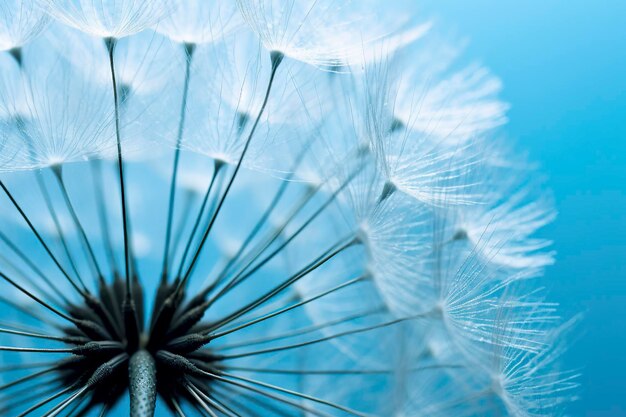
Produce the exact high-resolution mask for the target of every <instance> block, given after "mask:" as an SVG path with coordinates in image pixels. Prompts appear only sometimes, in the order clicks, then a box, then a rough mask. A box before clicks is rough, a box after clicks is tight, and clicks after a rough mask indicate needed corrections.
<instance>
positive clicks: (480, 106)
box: [390, 36, 509, 146]
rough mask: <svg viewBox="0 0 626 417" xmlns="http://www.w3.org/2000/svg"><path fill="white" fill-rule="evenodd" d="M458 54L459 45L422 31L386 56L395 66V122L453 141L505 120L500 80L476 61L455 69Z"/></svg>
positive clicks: (472, 136) (467, 138) (468, 138)
mask: <svg viewBox="0 0 626 417" xmlns="http://www.w3.org/2000/svg"><path fill="white" fill-rule="evenodd" d="M432 38H435V36H433V37H432ZM459 54H460V49H459V48H455V47H453V46H451V45H448V44H447V43H446V42H445V41H441V40H437V39H435V40H433V39H429V37H428V36H427V37H426V39H425V40H421V41H420V42H415V43H413V44H411V45H409V46H407V47H406V48H404V49H402V50H400V51H398V52H397V53H396V54H395V55H394V56H393V57H392V58H390V59H391V61H392V63H391V65H392V66H393V67H394V68H397V72H396V74H395V80H396V81H395V83H394V85H393V94H394V97H393V102H394V106H393V109H392V111H393V117H394V119H395V120H396V121H397V123H401V124H402V126H403V127H405V128H407V129H409V130H412V131H415V132H419V133H421V134H423V135H427V136H430V137H434V138H437V139H438V140H440V141H443V142H445V143H447V144H449V145H451V146H455V145H457V146H458V145H461V144H463V143H467V142H468V141H471V140H474V139H476V138H477V137H479V136H481V135H482V134H484V133H485V132H487V131H489V130H491V129H493V128H495V127H498V126H500V125H502V124H504V123H505V122H506V111H507V109H508V107H509V106H508V105H507V104H506V103H503V102H502V101H500V99H498V98H497V95H498V93H499V92H500V90H501V89H502V83H501V82H500V80H498V79H497V78H496V77H494V76H493V75H492V74H491V73H490V72H489V71H488V70H487V69H486V68H485V67H483V66H482V65H480V64H478V63H473V64H469V65H467V66H464V67H461V68H457V67H459V65H458V64H456V65H455V63H454V62H455V60H457V61H458V58H457V57H458V55H459Z"/></svg>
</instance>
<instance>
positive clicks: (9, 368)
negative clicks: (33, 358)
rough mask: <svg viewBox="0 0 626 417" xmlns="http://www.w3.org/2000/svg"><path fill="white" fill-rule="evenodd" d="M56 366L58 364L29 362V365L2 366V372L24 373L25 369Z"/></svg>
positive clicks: (0, 368) (0, 367)
mask: <svg viewBox="0 0 626 417" xmlns="http://www.w3.org/2000/svg"><path fill="white" fill-rule="evenodd" d="M54 364H56V362H28V363H18V364H14V365H4V366H0V372H2V373H5V372H11V371H23V370H25V369H33V368H45V367H48V366H52V365H54Z"/></svg>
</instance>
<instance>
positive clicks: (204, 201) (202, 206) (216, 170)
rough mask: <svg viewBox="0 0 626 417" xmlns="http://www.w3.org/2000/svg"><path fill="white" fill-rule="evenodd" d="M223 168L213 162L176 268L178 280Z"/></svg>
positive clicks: (218, 163) (216, 162)
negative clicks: (207, 182) (209, 176)
mask: <svg viewBox="0 0 626 417" xmlns="http://www.w3.org/2000/svg"><path fill="white" fill-rule="evenodd" d="M223 166H224V162H222V161H220V160H218V159H216V160H214V165H213V174H212V175H211V182H209V186H208V188H207V190H206V193H205V194H204V198H203V199H202V203H201V204H200V210H199V211H198V215H197V216H196V220H195V222H194V224H193V227H192V228H191V233H190V234H189V239H188V240H187V244H186V245H185V249H184V250H183V254H182V256H181V260H180V264H179V266H178V272H177V273H176V278H177V279H179V278H180V277H181V275H182V273H183V268H184V267H185V261H186V260H187V255H188V253H189V250H190V249H191V245H192V243H193V240H194V237H195V235H196V232H197V231H198V227H199V226H200V222H201V221H202V215H203V213H204V210H205V208H206V205H207V203H208V201H209V196H210V195H211V192H212V191H213V186H214V185H215V181H216V179H217V178H218V175H219V173H220V172H221V170H222V167H223ZM219 178H220V179H222V177H219ZM220 185H221V182H220V184H218V188H219V187H220Z"/></svg>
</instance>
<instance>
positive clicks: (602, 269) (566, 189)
mask: <svg viewBox="0 0 626 417" xmlns="http://www.w3.org/2000/svg"><path fill="white" fill-rule="evenodd" d="M470 4H471V5H470ZM423 11H424V12H425V14H426V16H432V17H433V18H435V21H436V22H437V23H438V25H437V26H438V30H439V31H441V30H443V31H444V33H446V32H449V33H450V34H451V35H452V36H454V37H460V38H467V40H468V41H469V42H468V44H467V49H466V54H465V56H466V57H471V58H478V59H480V61H481V62H482V63H484V64H485V65H486V66H487V67H489V68H490V69H491V70H492V71H493V73H494V74H496V75H497V76H499V77H500V78H501V79H502V81H503V84H504V91H503V94H502V98H503V99H504V100H505V101H508V102H509V103H510V104H511V106H512V107H511V110H510V111H509V119H510V121H509V124H508V125H507V126H506V127H505V129H504V130H503V133H504V134H505V135H507V136H509V137H511V138H512V139H513V140H515V141H517V143H518V144H519V148H521V149H524V150H528V151H529V153H530V159H531V160H532V161H536V162H538V163H539V165H540V169H541V171H542V172H544V173H545V174H546V175H547V176H548V184H549V186H550V187H551V188H552V190H553V191H554V195H555V198H556V205H557V209H558V212H559V216H558V218H557V220H556V222H554V223H553V224H552V225H551V226H549V227H548V228H546V230H545V236H549V237H551V238H553V239H554V240H555V245H554V247H555V249H556V250H557V252H558V255H557V263H556V265H554V266H553V267H551V268H549V269H548V271H547V279H546V280H545V281H546V282H547V283H548V284H547V285H548V286H549V288H550V291H551V297H552V299H553V300H555V301H558V302H560V303H561V305H562V312H563V314H564V315H566V316H571V315H574V314H576V313H578V312H583V313H584V316H583V320H582V322H581V323H580V324H579V325H578V327H577V330H576V332H575V335H574V336H575V338H576V339H575V340H573V343H572V346H571V349H570V350H569V352H568V354H567V356H566V357H565V358H564V360H565V361H566V363H567V365H568V366H569V367H574V368H577V369H580V371H581V372H582V378H581V384H582V389H581V392H580V395H581V398H580V400H579V401H578V402H576V403H573V404H571V405H570V406H569V408H568V409H567V413H568V415H574V416H590V417H600V416H602V417H604V416H606V417H621V416H626V2H625V1H621V0H607V1H603V2H590V1H584V0H551V1H540V0H532V1H523V2H514V1H493V0H491V1H488V0H474V1H472V2H459V1H453V0H437V1H435V0H430V1H426V2H424V6H423Z"/></svg>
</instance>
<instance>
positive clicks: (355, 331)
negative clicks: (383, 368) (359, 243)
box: [219, 314, 425, 360]
mask: <svg viewBox="0 0 626 417" xmlns="http://www.w3.org/2000/svg"><path fill="white" fill-rule="evenodd" d="M423 317H425V314H420V315H415V316H410V317H403V318H399V319H395V320H390V321H387V322H384V323H379V324H375V325H372V326H368V327H364V328H360V329H353V330H346V331H345V332H341V333H336V334H333V335H330V336H325V337H321V338H319V339H315V340H309V341H306V342H301V343H295V344H292V345H287V346H277V347H273V348H268V349H262V350H257V351H253V352H245V353H237V354H231V355H220V356H219V359H220V360H227V359H237V358H244V357H247V356H256V355H262V354H265V353H274V352H281V351H284V350H291V349H295V348H300V347H304V346H310V345H314V344H318V343H322V342H327V341H329V340H333V339H337V338H339V337H343V336H349V335H353V334H359V333H365V332H369V331H371V330H376V329H382V328H384V327H389V326H392V325H394V324H398V323H402V322H405V321H408V320H414V319H417V318H423Z"/></svg>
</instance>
